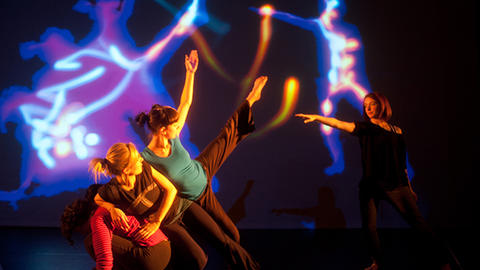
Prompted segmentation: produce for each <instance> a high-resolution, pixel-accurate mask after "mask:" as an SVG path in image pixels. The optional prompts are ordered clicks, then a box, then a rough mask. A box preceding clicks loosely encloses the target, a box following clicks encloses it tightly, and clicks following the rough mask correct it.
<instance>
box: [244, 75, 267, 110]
mask: <svg viewBox="0 0 480 270" xmlns="http://www.w3.org/2000/svg"><path fill="white" fill-rule="evenodd" d="M267 80H268V77H267V76H260V77H258V78H257V79H256V80H255V82H254V83H253V88H252V91H250V93H249V94H248V96H247V98H246V100H247V101H248V104H249V105H250V107H252V105H253V103H255V102H257V101H258V100H259V99H260V97H261V96H262V89H263V87H264V86H265V84H266V83H267Z"/></svg>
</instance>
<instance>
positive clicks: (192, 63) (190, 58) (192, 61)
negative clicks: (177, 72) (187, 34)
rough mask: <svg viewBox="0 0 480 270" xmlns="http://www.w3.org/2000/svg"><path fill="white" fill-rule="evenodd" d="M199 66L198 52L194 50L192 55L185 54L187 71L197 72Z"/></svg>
mask: <svg viewBox="0 0 480 270" xmlns="http://www.w3.org/2000/svg"><path fill="white" fill-rule="evenodd" d="M197 67H198V52H197V50H192V51H191V52H190V55H185V68H186V69H187V72H191V73H195V72H196V71H197Z"/></svg>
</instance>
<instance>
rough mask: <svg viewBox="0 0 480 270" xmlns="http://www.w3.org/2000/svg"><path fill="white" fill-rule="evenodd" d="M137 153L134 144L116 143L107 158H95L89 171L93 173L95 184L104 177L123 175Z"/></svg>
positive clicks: (109, 150)
mask: <svg viewBox="0 0 480 270" xmlns="http://www.w3.org/2000/svg"><path fill="white" fill-rule="evenodd" d="M133 151H136V148H135V146H134V145H133V144H132V143H116V144H114V145H112V147H110V148H109V149H108V152H107V156H106V157H105V158H94V159H92V160H91V161H90V168H89V170H90V171H91V172H92V173H93V176H94V179H95V183H97V180H98V179H99V178H100V177H101V176H102V175H103V176H107V177H108V176H113V175H122V174H123V169H125V168H126V167H127V166H128V164H129V163H130V160H131V159H132V152H133Z"/></svg>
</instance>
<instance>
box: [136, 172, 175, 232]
mask: <svg viewBox="0 0 480 270" xmlns="http://www.w3.org/2000/svg"><path fill="white" fill-rule="evenodd" d="M151 168H152V175H153V178H154V180H155V182H157V184H158V185H159V186H160V187H162V188H163V189H164V191H165V192H164V194H165V195H164V196H163V198H162V203H161V204H160V207H159V208H158V210H157V211H156V212H155V213H153V214H152V215H151V216H150V218H149V219H150V222H149V223H147V224H145V225H144V226H143V227H142V229H140V230H139V231H138V233H137V234H136V235H135V239H137V240H138V239H147V238H149V237H150V236H152V234H154V233H155V232H156V231H157V230H158V228H159V227H160V224H161V223H162V221H163V219H164V218H165V216H166V215H167V212H168V210H170V207H171V206H172V203H173V200H174V199H175V196H176V195H177V189H176V188H175V186H174V185H173V184H172V183H171V182H170V180H168V179H167V178H166V177H165V176H164V175H163V174H161V173H160V172H158V171H157V170H155V169H154V168H153V167H151Z"/></svg>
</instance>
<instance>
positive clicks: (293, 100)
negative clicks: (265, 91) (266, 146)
mask: <svg viewBox="0 0 480 270" xmlns="http://www.w3.org/2000/svg"><path fill="white" fill-rule="evenodd" d="M299 87H300V85H299V82H298V79H297V78H295V77H289V78H288V79H287V80H285V85H284V87H283V98H282V104H281V105H280V109H279V110H278V112H277V113H276V114H275V116H274V117H273V119H272V120H270V121H269V122H268V124H267V125H266V126H265V127H264V128H263V129H261V130H260V131H257V132H255V133H254V134H253V135H252V137H257V136H261V135H263V134H265V133H267V132H268V131H271V130H272V129H274V128H277V127H279V126H281V125H283V124H285V122H287V120H288V119H289V118H290V116H291V115H292V114H293V110H294V109H295V106H296V105H297V100H298V92H299Z"/></svg>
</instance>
